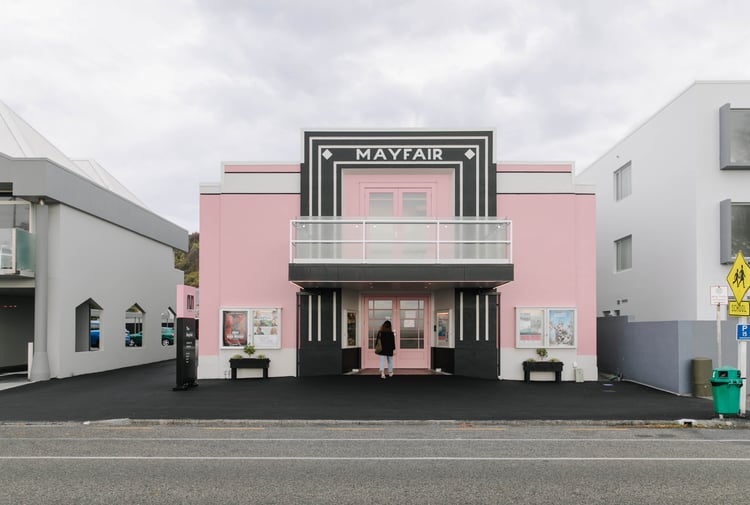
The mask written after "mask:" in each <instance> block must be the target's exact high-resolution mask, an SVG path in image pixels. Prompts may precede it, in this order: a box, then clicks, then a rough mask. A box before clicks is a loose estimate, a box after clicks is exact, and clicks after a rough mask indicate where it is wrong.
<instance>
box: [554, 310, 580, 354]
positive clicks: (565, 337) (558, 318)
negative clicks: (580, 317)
mask: <svg viewBox="0 0 750 505" xmlns="http://www.w3.org/2000/svg"><path fill="white" fill-rule="evenodd" d="M547 331H548V333H547V346H548V347H575V345H576V311H575V309H548V310H547Z"/></svg>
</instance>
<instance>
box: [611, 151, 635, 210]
mask: <svg viewBox="0 0 750 505" xmlns="http://www.w3.org/2000/svg"><path fill="white" fill-rule="evenodd" d="M613 175H614V181H613V184H614V197H615V201H616V202H619V201H620V200H623V199H625V198H627V197H629V196H630V195H631V194H633V163H632V162H631V161H628V162H627V163H625V164H624V165H622V166H621V167H620V168H618V169H617V170H615V171H614V174H613Z"/></svg>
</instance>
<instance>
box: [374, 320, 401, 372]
mask: <svg viewBox="0 0 750 505" xmlns="http://www.w3.org/2000/svg"><path fill="white" fill-rule="evenodd" d="M378 340H380V346H381V350H380V352H379V353H378V354H379V355H380V378H381V379H385V361H386V359H387V360H388V377H393V353H394V352H395V351H396V335H394V334H393V330H392V329H391V322H390V321H385V322H384V323H383V325H382V326H381V327H380V330H379V331H378V336H377V338H376V339H375V341H376V342H377V341H378Z"/></svg>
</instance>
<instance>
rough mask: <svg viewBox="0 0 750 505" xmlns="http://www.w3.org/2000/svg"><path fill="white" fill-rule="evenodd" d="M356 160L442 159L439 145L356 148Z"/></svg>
mask: <svg viewBox="0 0 750 505" xmlns="http://www.w3.org/2000/svg"><path fill="white" fill-rule="evenodd" d="M357 160H358V161H360V160H368V161H370V160H371V161H442V160H443V150H442V149H440V148H439V147H420V148H410V147H396V148H391V147H387V148H377V149H375V148H364V149H361V148H357Z"/></svg>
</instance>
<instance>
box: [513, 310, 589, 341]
mask: <svg viewBox="0 0 750 505" xmlns="http://www.w3.org/2000/svg"><path fill="white" fill-rule="evenodd" d="M576 345H577V342H576V309H574V308H558V307H516V347H519V348H523V347H526V348H531V347H551V348H555V347H557V348H566V347H571V348H572V347H576Z"/></svg>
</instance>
